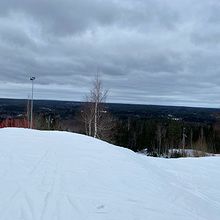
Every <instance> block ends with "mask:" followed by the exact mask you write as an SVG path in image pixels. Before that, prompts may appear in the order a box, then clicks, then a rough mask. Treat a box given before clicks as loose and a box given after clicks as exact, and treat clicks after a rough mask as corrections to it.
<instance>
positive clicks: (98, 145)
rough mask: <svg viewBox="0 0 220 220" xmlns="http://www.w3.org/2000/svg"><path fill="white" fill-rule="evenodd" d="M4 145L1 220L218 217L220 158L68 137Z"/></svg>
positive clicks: (16, 133) (19, 136) (14, 138)
mask: <svg viewBox="0 0 220 220" xmlns="http://www.w3.org/2000/svg"><path fill="white" fill-rule="evenodd" d="M0 139H1V144H0V220H12V219H16V220H17V219H22V220H73V219H76V220H81V219H82V220H99V219H100V220H123V219H124V220H147V219H150V220H157V219H158V220H161V219H163V220H166V219H167V220H177V219H178V220H195V219H197V220H198V219H199V220H200V219H201V220H204V219H207V220H208V219H212V220H218V219H219V216H220V169H219V167H220V157H208V158H197V159H195V158H194V159H193V158H187V159H170V160H167V159H159V158H150V157H145V156H142V155H139V154H135V153H134V152H132V151H129V150H127V149H124V148H120V147H116V146H113V145H110V144H107V143H105V142H102V141H99V140H96V139H93V138H90V137H86V136H83V135H78V134H72V133H67V132H47V131H35V130H28V129H0Z"/></svg>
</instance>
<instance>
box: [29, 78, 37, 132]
mask: <svg viewBox="0 0 220 220" xmlns="http://www.w3.org/2000/svg"><path fill="white" fill-rule="evenodd" d="M35 79H36V78H35V77H34V76H32V77H30V80H31V84H32V93H31V122H30V129H32V128H33V109H34V80H35Z"/></svg>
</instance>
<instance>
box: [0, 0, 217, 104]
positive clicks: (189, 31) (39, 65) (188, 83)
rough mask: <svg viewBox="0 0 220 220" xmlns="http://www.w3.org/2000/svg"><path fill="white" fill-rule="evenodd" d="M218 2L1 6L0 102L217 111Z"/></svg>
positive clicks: (133, 0)
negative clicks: (97, 79)
mask: <svg viewBox="0 0 220 220" xmlns="http://www.w3.org/2000/svg"><path fill="white" fill-rule="evenodd" d="M219 12H220V1H219V0H204V1H203V0H184V1H183V0H7V1H6V0H0V97H13V98H27V97H28V96H29V95H30V81H29V77H30V75H35V76H36V86H35V97H36V98H38V99H61V100H83V98H84V96H85V94H86V93H87V91H88V90H89V88H90V86H91V82H92V80H93V78H94V76H95V75H96V73H97V71H98V72H99V73H100V75H101V78H102V80H103V84H104V87H105V88H107V89H109V90H110V92H109V98H108V101H109V102H123V103H144V104H160V105H184V106H206V107H220V86H219V85H220V13H219Z"/></svg>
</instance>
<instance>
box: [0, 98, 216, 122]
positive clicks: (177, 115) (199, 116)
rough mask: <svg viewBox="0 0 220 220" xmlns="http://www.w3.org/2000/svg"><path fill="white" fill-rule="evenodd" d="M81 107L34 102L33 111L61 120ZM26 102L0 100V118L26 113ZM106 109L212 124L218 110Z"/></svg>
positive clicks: (121, 114) (121, 115)
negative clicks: (53, 114) (48, 113)
mask: <svg viewBox="0 0 220 220" xmlns="http://www.w3.org/2000/svg"><path fill="white" fill-rule="evenodd" d="M81 105H82V102H71V101H53V100H35V101H34V111H35V113H40V112H55V113H57V114H59V115H60V116H61V118H62V117H63V118H68V117H71V115H74V114H75V113H76V112H77V111H78V110H79V108H80V106H81ZM26 107H27V100H23V99H0V117H6V116H7V115H8V116H9V115H10V116H16V115H19V114H24V113H25V112H26ZM107 107H108V109H109V110H110V111H111V112H112V113H113V114H114V115H115V116H117V117H119V118H127V117H133V118H154V119H155V118H158V119H159V118H163V119H164V118H168V119H173V120H183V121H192V122H214V121H215V120H216V115H217V113H218V112H220V109H214V108H195V107H179V106H158V105H136V104H114V103H108V104H107Z"/></svg>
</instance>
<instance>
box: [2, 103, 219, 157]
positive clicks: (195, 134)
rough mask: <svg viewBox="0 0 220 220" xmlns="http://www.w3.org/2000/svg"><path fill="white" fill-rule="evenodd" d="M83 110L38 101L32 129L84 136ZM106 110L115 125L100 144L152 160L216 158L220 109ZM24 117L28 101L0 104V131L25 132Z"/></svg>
mask: <svg viewBox="0 0 220 220" xmlns="http://www.w3.org/2000/svg"><path fill="white" fill-rule="evenodd" d="M82 105H83V103H81V102H67V101H45V100H37V101H35V102H34V126H35V128H36V129H46V130H47V129H48V130H65V131H71V132H77V133H82V134H84V133H85V130H84V127H83V125H82V123H81V120H80V111H81V107H82ZM105 111H106V112H110V113H111V115H112V116H113V117H114V126H112V129H111V131H108V132H107V133H106V135H104V136H103V137H102V138H101V139H103V140H105V141H108V142H111V143H113V144H116V145H119V146H122V147H125V148H129V149H131V150H133V151H142V150H144V149H147V151H148V153H149V154H151V155H155V156H158V155H167V154H168V152H169V150H172V149H183V148H184V149H194V150H198V151H202V152H209V153H220V110H219V109H210V108H192V107H172V106H154V105H127V104H109V103H108V104H106V106H105ZM26 112H27V101H26V100H14V99H0V123H1V124H2V126H1V127H5V126H18V127H27V124H26V122H25V118H26ZM22 120H23V121H24V122H23V121H22ZM6 121H7V123H6ZM20 122H21V123H20ZM13 123H14V124H13ZM19 123H20V124H19Z"/></svg>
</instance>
